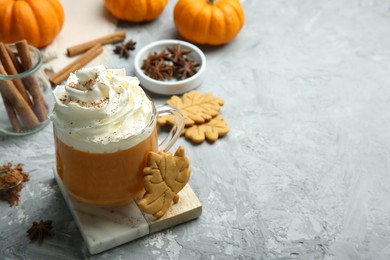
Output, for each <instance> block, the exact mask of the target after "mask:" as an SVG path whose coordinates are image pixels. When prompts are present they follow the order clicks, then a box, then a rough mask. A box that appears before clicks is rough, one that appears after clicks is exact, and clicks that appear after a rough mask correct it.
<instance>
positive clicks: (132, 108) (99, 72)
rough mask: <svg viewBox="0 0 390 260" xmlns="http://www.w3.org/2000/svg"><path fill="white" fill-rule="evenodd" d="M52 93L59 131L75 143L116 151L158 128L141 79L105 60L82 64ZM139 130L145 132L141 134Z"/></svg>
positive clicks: (85, 147)
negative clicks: (90, 65) (153, 122)
mask: <svg viewBox="0 0 390 260" xmlns="http://www.w3.org/2000/svg"><path fill="white" fill-rule="evenodd" d="M53 94H54V96H55V105H54V109H53V113H52V114H51V116H50V118H51V120H52V121H53V124H54V126H55V131H56V135H57V137H58V138H60V139H61V141H63V142H64V143H65V144H67V145H69V146H72V147H74V148H76V149H79V150H83V151H87V152H96V153H101V152H115V151H117V150H122V149H127V148H129V147H131V146H133V145H135V144H137V143H138V142H139V141H142V140H143V139H145V138H146V137H147V136H148V133H151V132H152V131H153V127H154V125H153V126H150V123H151V121H152V118H153V117H154V116H155V112H154V105H153V104H152V102H151V101H150V100H149V98H148V97H147V96H146V95H145V93H144V91H143V90H142V89H141V87H140V86H139V80H138V79H137V78H135V77H130V76H126V71H125V70H124V69H106V68H105V67H104V66H103V65H100V66H96V67H92V68H83V69H80V70H78V71H76V72H75V73H71V75H70V76H69V78H68V79H67V81H66V83H65V85H59V86H57V87H56V88H55V90H54V91H53ZM149 128H151V129H149ZM139 132H145V135H146V136H143V135H140V136H138V133H139ZM135 135H136V138H135V139H134V138H133V137H134V136H135ZM130 139H131V140H130ZM138 139H141V140H138ZM137 140H138V141H137Z"/></svg>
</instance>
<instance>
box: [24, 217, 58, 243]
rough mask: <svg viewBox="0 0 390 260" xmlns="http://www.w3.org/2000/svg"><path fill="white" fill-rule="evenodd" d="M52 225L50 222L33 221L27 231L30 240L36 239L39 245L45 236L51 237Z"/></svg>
mask: <svg viewBox="0 0 390 260" xmlns="http://www.w3.org/2000/svg"><path fill="white" fill-rule="evenodd" d="M52 223H53V222H52V221H51V220H46V221H43V220H41V221H39V222H36V221H34V222H33V224H32V226H31V227H30V228H29V230H27V234H28V237H29V238H30V240H35V239H38V243H39V244H40V245H41V244H42V242H43V240H44V238H45V236H46V235H49V236H51V235H53V234H54V232H53V230H52V229H53V226H52Z"/></svg>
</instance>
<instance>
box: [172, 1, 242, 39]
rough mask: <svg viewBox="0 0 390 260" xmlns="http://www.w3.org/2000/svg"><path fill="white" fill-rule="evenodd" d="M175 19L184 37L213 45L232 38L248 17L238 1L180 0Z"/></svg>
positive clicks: (176, 7)
mask: <svg viewBox="0 0 390 260" xmlns="http://www.w3.org/2000/svg"><path fill="white" fill-rule="evenodd" d="M173 18H174V21H175V26H176V29H177V31H178V32H179V33H180V35H181V36H182V37H183V38H185V39H187V40H188V41H191V42H194V43H200V44H210V45H221V44H225V43H228V42H230V41H232V40H233V39H234V38H235V37H236V35H237V34H238V33H239V32H240V30H241V28H242V26H243V25H244V20H245V17H244V10H243V9H242V6H241V4H240V1H239V0H179V1H178V2H177V3H176V5H175V9H174V12H173Z"/></svg>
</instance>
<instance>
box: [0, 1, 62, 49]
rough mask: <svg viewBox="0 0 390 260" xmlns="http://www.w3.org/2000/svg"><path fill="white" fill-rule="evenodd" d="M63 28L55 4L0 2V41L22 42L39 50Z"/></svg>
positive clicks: (58, 3)
mask: <svg viewBox="0 0 390 260" xmlns="http://www.w3.org/2000/svg"><path fill="white" fill-rule="evenodd" d="M63 24H64V10H63V8H62V5H61V4H60V2H59V1H58V0H0V41H2V42H5V43H10V42H16V41H19V40H23V39H26V40H27V41H28V43H29V44H31V45H33V46H35V47H38V48H41V47H44V46H46V45H48V44H49V43H51V42H52V41H53V40H54V38H55V37H56V36H57V35H58V33H59V32H60V31H61V28H62V25H63Z"/></svg>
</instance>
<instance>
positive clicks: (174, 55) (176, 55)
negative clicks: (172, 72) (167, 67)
mask: <svg viewBox="0 0 390 260" xmlns="http://www.w3.org/2000/svg"><path fill="white" fill-rule="evenodd" d="M167 50H168V51H169V53H170V54H171V56H170V60H171V61H173V62H175V63H176V62H180V61H181V60H184V59H185V55H187V54H189V53H191V50H183V49H182V48H181V45H180V44H178V45H177V46H176V47H173V48H167Z"/></svg>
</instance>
